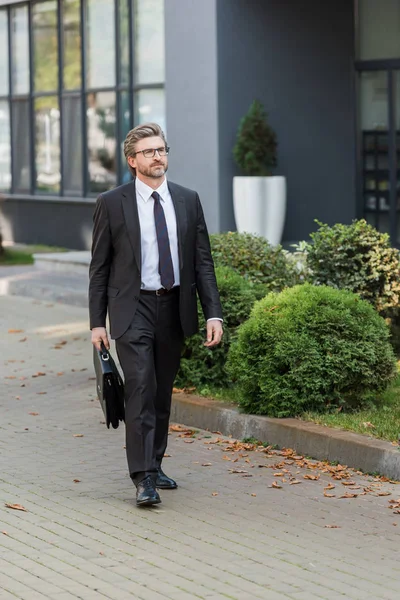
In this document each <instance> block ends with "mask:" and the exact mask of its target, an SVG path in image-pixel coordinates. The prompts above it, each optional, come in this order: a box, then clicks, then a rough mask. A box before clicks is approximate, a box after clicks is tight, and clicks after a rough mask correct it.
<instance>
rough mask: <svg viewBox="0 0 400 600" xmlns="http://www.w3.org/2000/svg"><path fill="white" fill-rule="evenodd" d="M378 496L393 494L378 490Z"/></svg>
mask: <svg viewBox="0 0 400 600" xmlns="http://www.w3.org/2000/svg"><path fill="white" fill-rule="evenodd" d="M377 495H378V496H391V495H392V492H378V494H377Z"/></svg>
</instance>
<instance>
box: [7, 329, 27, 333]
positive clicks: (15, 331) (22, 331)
mask: <svg viewBox="0 0 400 600" xmlns="http://www.w3.org/2000/svg"><path fill="white" fill-rule="evenodd" d="M8 333H24V330H23V329H9V330H8Z"/></svg>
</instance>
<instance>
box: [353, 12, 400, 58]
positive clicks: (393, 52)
mask: <svg viewBox="0 0 400 600" xmlns="http://www.w3.org/2000/svg"><path fill="white" fill-rule="evenodd" d="M358 13H359V22H358V30H359V48H358V58H359V59H361V60H370V59H371V60H372V59H379V58H400V0H379V1H378V0H359V3H358Z"/></svg>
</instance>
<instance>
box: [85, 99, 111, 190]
mask: <svg viewBox="0 0 400 600" xmlns="http://www.w3.org/2000/svg"><path fill="white" fill-rule="evenodd" d="M86 114H87V131H88V150H89V180H90V191H91V192H95V193H98V192H103V191H105V190H108V189H110V188H112V187H114V186H115V185H116V184H117V169H116V139H115V93H114V92H97V93H96V92H95V93H91V94H88V97H87V113H86Z"/></svg>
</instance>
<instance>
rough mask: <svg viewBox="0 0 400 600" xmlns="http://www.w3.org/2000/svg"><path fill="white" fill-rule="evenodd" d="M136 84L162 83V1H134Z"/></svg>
mask: <svg viewBox="0 0 400 600" xmlns="http://www.w3.org/2000/svg"><path fill="white" fill-rule="evenodd" d="M134 6H135V36H134V39H135V77H134V81H135V83H137V84H141V83H160V82H162V81H164V77H165V66H164V0H135V4H134Z"/></svg>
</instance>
